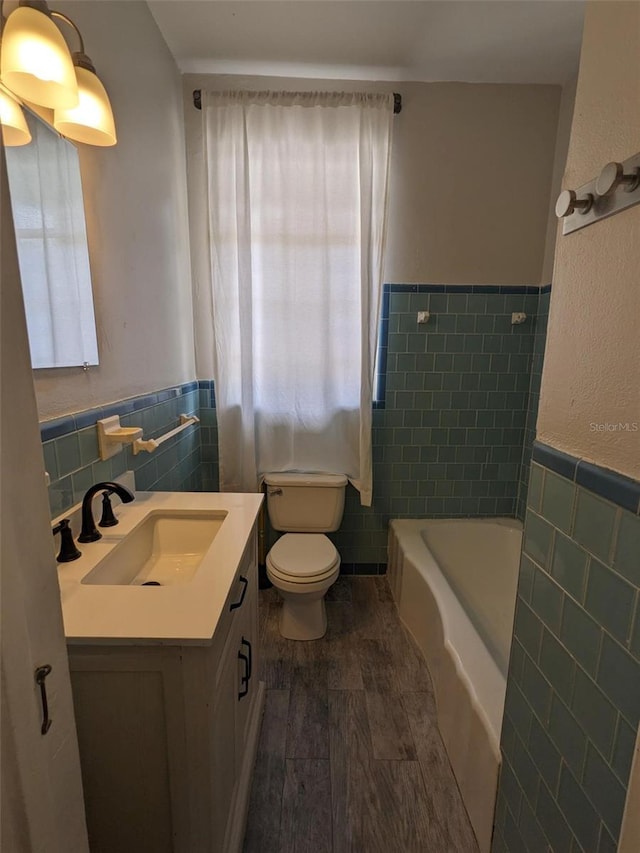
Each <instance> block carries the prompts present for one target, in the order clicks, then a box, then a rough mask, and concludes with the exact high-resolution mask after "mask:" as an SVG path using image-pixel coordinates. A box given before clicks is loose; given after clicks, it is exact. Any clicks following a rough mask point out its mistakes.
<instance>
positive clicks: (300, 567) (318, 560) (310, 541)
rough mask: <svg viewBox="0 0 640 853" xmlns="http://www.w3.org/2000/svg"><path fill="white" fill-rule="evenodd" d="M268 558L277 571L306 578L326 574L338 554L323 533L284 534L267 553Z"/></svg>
mask: <svg viewBox="0 0 640 853" xmlns="http://www.w3.org/2000/svg"><path fill="white" fill-rule="evenodd" d="M269 557H270V559H271V562H272V563H273V565H274V567H275V568H276V569H277V570H278V571H280V572H283V573H284V574H286V575H291V576H292V577H299V578H308V577H312V576H313V575H321V574H323V573H324V572H327V571H328V570H329V569H330V568H331V567H332V566H333V564H334V563H335V561H336V559H337V557H338V552H337V551H336V549H335V546H334V544H333V542H332V541H331V540H330V539H328V538H327V537H326V536H325V535H324V534H323V533H285V535H284V536H281V537H280V539H278V541H277V542H276V544H275V545H274V546H273V548H272V549H271V551H269Z"/></svg>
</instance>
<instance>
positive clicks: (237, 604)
mask: <svg viewBox="0 0 640 853" xmlns="http://www.w3.org/2000/svg"><path fill="white" fill-rule="evenodd" d="M238 580H239V581H240V583H243V584H244V586H243V587H242V593H241V595H240V601H235V602H234V603H233V604H230V605H229V610H237V608H238V607H242V602H243V601H244V597H245V595H246V594H247V587H248V586H249V581H248V580H247V579H246V578H245V577H243V576H242V575H240V577H239V578H238Z"/></svg>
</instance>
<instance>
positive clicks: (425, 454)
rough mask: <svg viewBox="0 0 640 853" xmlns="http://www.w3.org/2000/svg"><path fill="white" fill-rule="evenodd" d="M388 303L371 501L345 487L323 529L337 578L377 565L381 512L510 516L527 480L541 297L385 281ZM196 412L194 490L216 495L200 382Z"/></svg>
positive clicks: (207, 400)
mask: <svg viewBox="0 0 640 853" xmlns="http://www.w3.org/2000/svg"><path fill="white" fill-rule="evenodd" d="M385 300H386V302H385V308H386V310H385V311H384V316H383V320H382V324H383V335H382V337H383V339H384V338H386V346H385V345H384V340H383V347H382V353H383V356H384V357H383V358H381V361H382V362H383V364H384V372H383V375H382V376H381V377H380V379H381V381H380V382H379V385H380V387H382V388H383V389H384V402H383V404H382V405H380V404H378V405H377V406H376V407H375V408H374V411H373V486H374V487H373V492H374V497H373V506H371V507H363V506H361V505H360V497H359V494H358V493H357V492H356V491H355V490H354V489H353V488H351V487H349V488H348V489H347V496H346V502H345V513H344V518H343V522H342V525H341V527H340V530H338V531H337V532H336V533H335V534H331V538H332V539H333V541H334V542H335V544H336V547H337V548H338V550H339V551H340V554H341V558H342V570H343V571H344V572H345V573H347V572H353V573H367V574H376V573H380V572H384V571H385V569H386V560H387V536H388V523H389V519H391V518H403V517H404V518H411V517H413V518H420V517H436V516H442V517H447V516H449V517H453V516H501V515H505V516H513V515H515V513H516V510H517V505H518V497H519V494H520V493H521V489H522V482H523V477H526V480H528V467H529V457H530V454H531V443H532V441H533V430H534V429H535V419H536V413H537V399H538V393H539V376H540V373H541V368H542V355H543V352H544V336H545V333H546V312H547V311H548V304H549V295H548V292H547V293H546V294H544V293H543V294H542V296H541V294H540V292H539V290H538V289H537V288H524V287H493V288H492V287H485V286H483V287H464V288H454V287H449V286H448V287H447V288H446V290H445V287H444V286H438V285H410V286H409V285H385ZM539 300H542V304H543V315H542V317H541V320H540V323H538V320H537V313H538V305H539ZM418 311H429V312H430V313H431V318H430V321H429V323H428V324H426V325H418V323H417V312H418ZM514 311H525V312H526V313H527V315H528V319H527V321H526V322H525V323H524V324H522V325H516V326H512V325H511V314H512V312H514ZM532 365H533V366H535V369H536V370H537V373H538V375H537V380H536V382H532V372H531V371H532ZM200 385H201V386H204V385H206V383H200ZM200 407H201V409H200V413H201V418H202V421H201V428H200V434H201V441H202V478H203V487H204V488H205V489H213V490H215V489H217V488H218V464H217V460H218V455H217V427H216V419H215V396H214V394H213V390H212V389H211V388H209V387H208V386H207V387H201V390H200ZM534 407H535V412H534V411H533V408H534ZM527 424H529V426H530V430H531V433H530V436H529V439H530V440H529V443H528V445H527V448H528V449H527V450H526V452H525V453H524V454H523V447H524V443H525V435H526V434H527ZM525 493H526V492H525ZM271 538H272V537H271Z"/></svg>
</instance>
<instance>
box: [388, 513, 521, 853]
mask: <svg viewBox="0 0 640 853" xmlns="http://www.w3.org/2000/svg"><path fill="white" fill-rule="evenodd" d="M521 542H522V525H521V524H520V522H518V521H514V520H513V519H435V520H425V519H418V520H413V519H411V520H408V519H401V520H395V521H392V522H391V525H390V530H389V567H388V573H387V577H388V579H389V582H390V584H391V589H392V591H393V595H394V598H395V600H396V603H397V605H398V610H399V612H400V618H401V619H402V621H403V622H404V624H405V625H406V627H407V628H408V629H409V631H410V632H411V634H412V635H413V637H414V639H415V640H416V642H417V644H418V646H419V647H420V649H421V650H422V652H423V654H424V656H425V659H426V661H427V663H428V665H429V670H430V672H431V677H432V679H433V685H434V690H435V694H436V702H437V708H438V725H439V727H440V731H441V734H442V739H443V741H444V743H445V746H446V749H447V753H448V755H449V760H450V761H451V766H452V767H453V771H454V773H455V775H456V779H457V781H458V785H459V787H460V791H461V793H462V797H463V800H464V803H465V806H466V808H467V811H468V813H469V818H470V820H471V824H472V826H473V829H474V831H475V834H476V837H477V839H478V844H479V847H480V850H481V851H482V853H485V852H486V853H489V850H490V846H491V832H492V827H493V815H494V808H495V798H496V789H497V782H498V770H499V768H500V729H501V726H502V714H503V710H504V697H505V689H506V669H507V663H508V659H509V646H510V643H511V632H512V628H513V615H514V610H515V601H516V588H517V583H518V565H519V559H520V546H521Z"/></svg>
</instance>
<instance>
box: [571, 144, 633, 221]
mask: <svg viewBox="0 0 640 853" xmlns="http://www.w3.org/2000/svg"><path fill="white" fill-rule="evenodd" d="M634 204H640V154H634V156H633V157H629V159H628V160H624V161H622V162H620V163H616V162H613V163H607V164H606V166H604V168H603V169H602V171H601V172H600V175H599V176H598V177H597V178H593V180H591V181H589V182H588V183H586V184H583V185H582V186H581V187H578V188H577V189H575V190H563V191H562V192H561V193H560V195H559V196H558V201H557V202H556V216H557V217H558V218H559V219H562V233H563V234H571V233H572V232H573V231H578V230H579V229H580V228H585V227H586V226H587V225H593V223H594V222H598V221H599V220H600V219H606V217H607V216H613V215H614V214H616V213H619V212H620V211H621V210H626V209H627V208H628V207H632V206H633V205H634Z"/></svg>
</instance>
